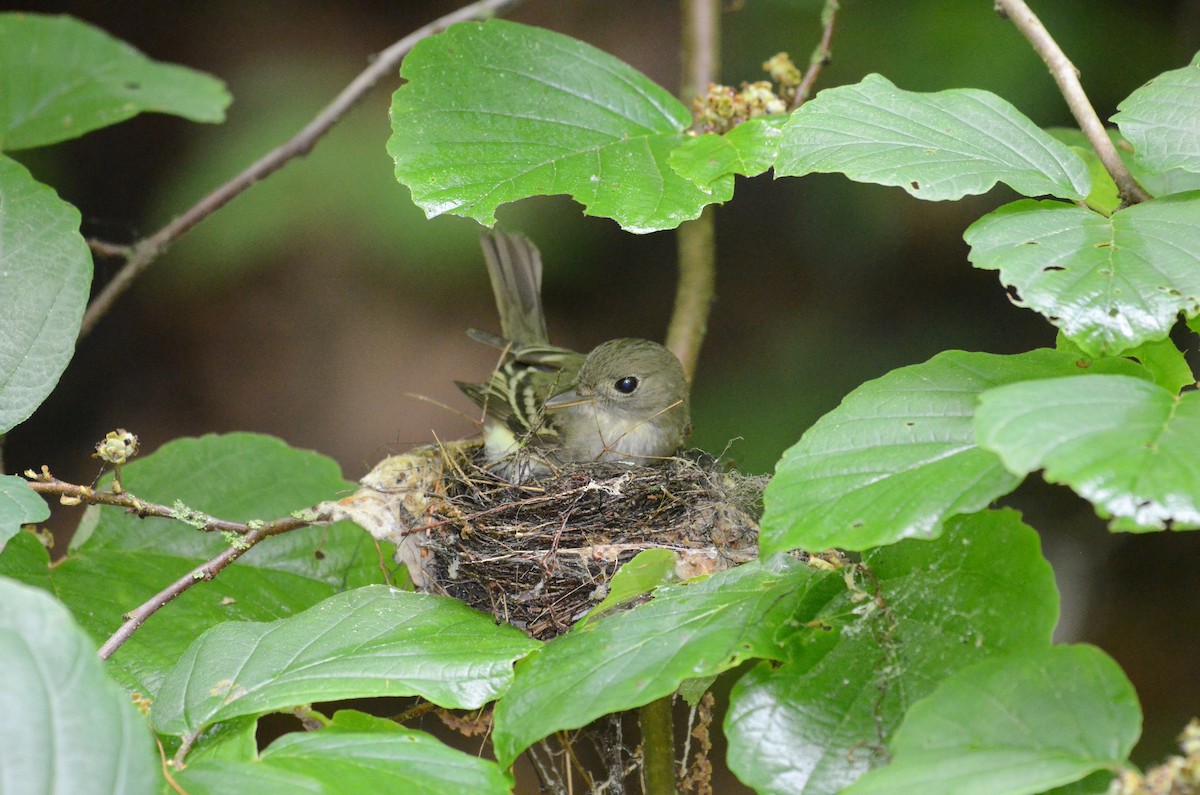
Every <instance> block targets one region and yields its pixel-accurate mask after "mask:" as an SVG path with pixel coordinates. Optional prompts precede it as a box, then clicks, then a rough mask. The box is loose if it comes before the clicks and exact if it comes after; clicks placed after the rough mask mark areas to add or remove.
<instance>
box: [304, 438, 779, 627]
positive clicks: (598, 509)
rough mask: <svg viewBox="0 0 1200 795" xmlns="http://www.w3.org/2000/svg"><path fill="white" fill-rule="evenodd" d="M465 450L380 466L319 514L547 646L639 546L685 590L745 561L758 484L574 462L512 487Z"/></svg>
mask: <svg viewBox="0 0 1200 795" xmlns="http://www.w3.org/2000/svg"><path fill="white" fill-rule="evenodd" d="M477 452H478V445H476V444H472V443H463V442H459V443H452V444H451V445H445V446H437V447H423V448H418V449H416V450H414V451H412V452H410V453H408V454H405V455H402V456H395V457H393V458H389V459H387V460H385V461H384V462H383V463H381V464H380V465H379V466H378V467H376V469H375V470H373V471H372V472H371V474H370V475H368V476H367V477H366V478H364V479H363V481H362V485H363V488H362V489H360V490H359V491H358V492H357V493H356V494H355V495H354V496H352V497H349V498H347V499H345V500H342V501H340V502H338V503H334V504H332V505H331V506H327V507H330V508H332V510H333V513H334V514H335V518H351V519H353V520H354V521H356V522H358V523H359V524H361V525H363V526H364V527H367V528H368V529H369V530H370V531H371V532H372V534H373V535H375V536H376V537H378V538H388V539H390V540H393V541H396V542H397V559H398V560H399V561H401V562H403V563H405V564H406V565H407V567H408V571H409V575H410V577H411V579H412V581H413V583H414V585H415V586H416V587H417V588H418V589H419V590H422V591H426V592H430V593H441V594H445V595H447V596H451V597H454V598H457V599H461V600H462V601H464V602H466V603H467V604H469V605H471V606H472V607H475V608H477V609H479V610H483V611H486V612H489V613H491V614H492V615H494V616H496V618H497V619H498V620H502V621H505V622H508V623H510V624H513V625H514V626H517V627H519V628H521V629H523V630H524V631H525V632H526V633H528V634H529V635H530V636H532V637H535V638H540V639H547V638H551V637H555V636H557V635H559V634H562V633H563V632H565V631H566V630H567V629H569V628H570V627H571V625H572V624H574V623H575V622H576V621H578V620H579V619H580V618H582V617H583V616H584V615H586V614H587V613H588V612H589V611H590V610H591V609H592V608H594V607H595V606H596V605H598V604H599V603H600V602H601V601H602V600H603V599H604V597H605V596H606V595H607V594H608V585H609V581H610V580H611V579H612V577H613V575H614V574H615V573H616V571H617V569H618V568H620V566H621V565H622V564H624V563H627V562H628V561H630V560H632V559H633V558H634V557H635V556H636V555H637V554H638V553H639V552H642V551H643V550H647V549H667V550H670V551H672V552H673V553H675V556H676V563H675V567H674V578H677V579H687V578H689V577H693V576H697V575H700V574H707V573H711V572H714V571H719V570H722V569H725V568H728V567H730V566H732V565H736V564H738V563H742V562H745V561H747V560H749V559H751V558H753V557H754V556H755V555H756V554H757V539H758V524H757V516H758V514H759V512H760V511H759V507H760V501H761V496H762V489H763V486H764V483H765V479H763V478H758V477H747V476H743V475H739V474H737V473H735V472H731V471H727V470H724V469H722V468H720V467H719V466H717V465H716V464H715V463H713V462H711V461H706V460H703V459H695V458H685V457H680V458H676V459H673V460H671V461H670V462H668V463H667V464H665V465H663V466H657V467H646V466H631V465H626V464H578V465H572V466H569V467H564V468H562V469H561V470H560V471H558V472H556V473H554V474H553V475H550V476H547V477H545V478H542V479H539V480H536V481H530V482H525V483H522V484H520V485H513V484H511V483H508V482H506V481H504V480H501V479H500V478H498V477H496V476H495V475H494V474H492V473H491V472H490V471H489V470H487V469H486V468H484V467H482V466H480V465H479V464H478V463H477V462H476V460H475V458H476V455H475V454H476V453H477Z"/></svg>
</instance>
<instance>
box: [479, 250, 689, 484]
mask: <svg viewBox="0 0 1200 795" xmlns="http://www.w3.org/2000/svg"><path fill="white" fill-rule="evenodd" d="M480 244H481V246H482V248H483V254H484V260H485V261H486V263H487V269H488V275H489V278H490V280H491V283H492V291H493V293H494V294H495V298H496V307H497V309H498V311H499V314H500V329H501V332H502V336H497V335H495V334H491V333H489V332H485V331H478V330H475V329H471V330H469V331H468V332H467V334H468V335H469V336H470V337H471V338H472V339H475V340H477V341H479V342H483V343H486V344H488V345H491V346H493V347H496V348H499V349H501V351H502V354H501V359H500V363H499V365H498V366H497V368H496V370H495V371H494V372H493V373H492V375H491V377H490V378H489V379H488V380H487V381H484V382H483V383H477V384H475V383H464V382H461V381H459V382H456V383H457V384H458V387H459V388H460V389H461V390H462V391H463V392H464V393H465V394H466V395H467V397H469V398H470V399H471V400H472V401H474V402H475V403H476V404H477V405H478V406H480V407H481V408H482V409H483V411H484V421H483V425H484V456H485V458H486V459H487V461H488V463H489V467H490V468H492V469H493V470H494V471H495V472H496V473H497V474H498V475H500V476H501V477H503V478H505V479H508V480H510V481H513V482H522V481H525V480H527V479H529V478H530V477H534V476H539V475H544V474H548V473H550V472H553V471H555V470H556V469H557V468H558V467H559V466H560V465H562V464H568V463H578V462H592V461H602V462H624V463H628V464H644V465H653V464H657V463H662V462H665V461H667V460H669V459H670V458H671V457H672V456H673V455H674V454H675V453H676V452H677V451H678V450H679V449H680V447H682V446H683V443H684V440H685V439H686V438H687V436H688V434H689V433H690V432H691V417H690V410H689V396H688V381H687V377H686V375H685V374H684V370H683V365H682V364H680V362H679V359H678V358H676V356H675V355H674V354H673V353H671V352H670V351H669V350H667V348H665V347H663V346H662V345H660V344H658V343H657V342H653V341H651V340H646V339H637V338H631V337H624V338H619V339H613V340H609V341H607V342H604V343H601V344H600V345H598V346H596V347H595V348H594V349H593V350H592V351H591V352H589V353H588V354H587V355H584V354H581V353H577V352H575V351H571V350H568V349H566V348H560V347H556V346H554V345H551V344H550V340H549V335H548V334H547V332H546V318H545V314H544V312H543V309H542V299H541V287H542V259H541V254H540V253H539V251H538V249H537V247H536V246H535V245H534V244H533V243H532V242H531V241H530V240H529V239H528V238H526V237H524V236H522V235H519V234H510V233H506V232H503V231H500V230H495V231H493V232H491V233H488V232H487V231H484V232H482V233H481V235H480Z"/></svg>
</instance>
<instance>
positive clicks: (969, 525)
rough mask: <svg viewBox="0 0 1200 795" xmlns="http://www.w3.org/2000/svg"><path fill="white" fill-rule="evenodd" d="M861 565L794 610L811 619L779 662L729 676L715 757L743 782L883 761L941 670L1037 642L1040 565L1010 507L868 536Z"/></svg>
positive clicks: (826, 789)
mask: <svg viewBox="0 0 1200 795" xmlns="http://www.w3.org/2000/svg"><path fill="white" fill-rule="evenodd" d="M863 563H864V564H865V565H866V566H868V567H869V570H870V572H871V573H872V575H873V577H871V578H866V577H864V576H863V575H862V573H861V572H860V573H857V574H856V575H855V580H854V587H853V588H840V589H836V590H827V591H826V592H825V596H826V597H827V599H828V600H827V601H825V602H824V603H816V602H810V605H811V606H812V607H813V608H814V610H813V611H812V612H811V613H804V614H802V615H798V616H797V619H798V620H810V621H814V622H816V623H817V624H818V625H819V626H820V627H821V629H820V630H817V631H809V632H807V633H803V634H797V635H795V636H794V637H793V639H792V642H791V643H790V644H789V647H788V661H787V662H786V663H785V664H784V665H782V666H773V665H770V664H765V663H764V664H760V665H758V666H757V667H755V668H753V669H751V670H750V672H749V673H747V674H746V676H744V677H742V678H741V680H739V681H738V683H737V685H735V686H734V689H733V692H732V694H731V695H730V707H729V714H728V716H727V717H726V719H725V731H726V734H727V736H728V738H729V765H730V767H731V768H732V769H733V771H734V772H735V773H737V775H738V777H739V778H741V780H742V781H744V782H745V783H747V784H749V785H750V786H752V787H754V789H755V791H757V792H760V793H779V795H785V793H786V795H802V794H808V793H818V792H820V793H833V792H839V791H841V789H842V788H843V787H845V786H846V785H848V784H849V783H850V782H852V781H854V779H855V778H857V777H858V776H859V775H861V774H862V773H863V772H864V771H865V770H867V769H868V768H870V767H873V766H875V765H877V764H879V763H880V762H881V761H883V760H882V759H881V758H880V757H881V756H882V755H883V752H882V748H883V746H884V745H885V744H887V743H889V741H890V739H891V736H892V733H893V732H894V731H896V726H897V724H899V723H900V721H901V719H902V718H903V716H904V715H905V714H906V712H907V711H908V709H909V708H910V707H911V706H912V705H913V704H919V703H921V699H923V698H924V697H925V696H927V695H929V694H930V692H931V691H933V690H934V688H935V687H936V686H937V685H938V683H939V682H940V681H942V680H943V679H944V678H945V677H948V676H950V675H952V674H954V673H955V672H956V671H958V670H960V669H962V668H963V667H965V666H968V665H971V664H973V663H976V662H979V661H981V660H985V659H987V658H988V657H990V656H991V655H994V654H996V653H998V652H1011V651H1017V650H1021V649H1032V648H1044V647H1045V646H1047V645H1048V644H1049V643H1050V633H1051V631H1052V629H1053V628H1054V623H1055V621H1057V619H1058V594H1057V590H1056V589H1055V586H1054V575H1053V573H1052V572H1051V571H1050V566H1049V564H1047V563H1046V560H1045V559H1044V558H1043V557H1042V554H1041V548H1040V544H1039V542H1038V537H1037V534H1036V533H1035V532H1034V531H1033V530H1032V529H1031V528H1029V527H1027V526H1026V525H1024V524H1022V523H1021V521H1020V518H1019V517H1018V516H1017V514H1016V513H1014V512H1012V511H1003V512H984V513H978V514H972V515H970V516H964V517H959V518H957V519H953V520H951V521H950V522H948V523H947V527H946V530H945V533H944V534H943V535H942V536H941V537H940V538H939V539H937V540H936V541H933V542H926V541H916V540H908V541H903V542H900V543H898V544H895V545H894V546H888V547H881V548H879V549H876V550H872V551H871V552H868V553H866V554H865V555H864V556H863ZM1014 616H1021V620H1019V621H1014V620H1013V617H1014Z"/></svg>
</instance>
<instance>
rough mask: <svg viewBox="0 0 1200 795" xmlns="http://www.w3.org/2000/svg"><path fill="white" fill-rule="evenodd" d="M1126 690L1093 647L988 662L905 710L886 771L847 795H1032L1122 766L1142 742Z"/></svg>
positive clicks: (1122, 678)
mask: <svg viewBox="0 0 1200 795" xmlns="http://www.w3.org/2000/svg"><path fill="white" fill-rule="evenodd" d="M1141 722H1142V716H1141V710H1140V709H1139V707H1138V702H1137V695H1136V694H1135V693H1134V692H1133V686H1132V685H1131V684H1130V683H1129V680H1128V679H1127V678H1126V677H1125V674H1124V673H1123V672H1122V671H1121V668H1120V666H1118V665H1117V664H1116V663H1115V662H1113V660H1112V658H1110V657H1108V656H1107V655H1106V654H1104V652H1102V651H1100V650H1099V649H1097V648H1094V647H1092V646H1060V647H1055V648H1045V649H1035V650H1029V651H1025V652H1021V653H1018V654H1014V655H1012V656H1007V657H1001V658H999V659H996V660H989V661H987V662H983V663H980V664H979V665H976V666H972V667H970V668H967V669H965V670H963V671H961V672H959V673H958V674H957V675H955V676H953V677H951V678H950V679H948V680H947V681H946V682H944V683H943V684H942V685H941V687H939V688H938V689H937V690H936V691H935V692H934V693H933V694H932V695H930V696H929V697H928V698H926V699H925V700H923V701H920V702H918V703H916V704H914V705H913V708H912V709H911V710H909V713H908V715H907V716H905V718H904V723H903V724H902V725H901V726H900V728H899V729H898V730H897V731H896V738H895V740H894V741H893V743H892V746H891V750H892V753H893V755H894V757H895V761H893V762H892V764H890V765H888V766H886V767H882V768H879V769H878V770H875V771H872V772H870V773H868V774H867V775H865V776H864V777H863V778H862V779H860V780H859V781H858V782H857V783H856V784H855V785H854V786H852V787H850V788H849V789H847V790H846V794H847V795H867V793H871V794H872V795H875V794H876V793H895V795H900V794H901V793H913V792H920V793H922V795H1032V793H1038V792H1045V791H1046V790H1048V789H1050V788H1051V787H1056V786H1059V785H1062V784H1069V783H1071V782H1073V781H1078V780H1079V779H1082V778H1084V777H1085V776H1087V775H1089V774H1090V773H1092V772H1094V771H1097V770H1104V769H1106V768H1107V769H1113V768H1115V767H1117V766H1118V765H1125V764H1127V763H1128V757H1129V752H1130V750H1132V748H1133V744H1134V743H1135V742H1136V741H1137V738H1138V735H1139V734H1140V733H1141Z"/></svg>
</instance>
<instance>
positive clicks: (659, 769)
mask: <svg viewBox="0 0 1200 795" xmlns="http://www.w3.org/2000/svg"><path fill="white" fill-rule="evenodd" d="M673 699H674V697H673V696H666V697H665V698H660V699H658V700H657V701H651V702H650V703H649V704H647V705H646V706H644V707H642V708H641V709H640V710H638V722H639V723H640V724H641V727H642V753H643V755H644V756H643V758H644V759H645V765H644V768H643V771H644V772H645V776H646V786H645V792H646V795H675V793H676V792H678V790H677V789H676V787H675V722H674V720H673V714H672V710H671V702H672V701H673Z"/></svg>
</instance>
